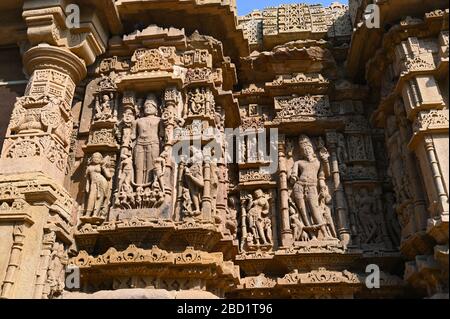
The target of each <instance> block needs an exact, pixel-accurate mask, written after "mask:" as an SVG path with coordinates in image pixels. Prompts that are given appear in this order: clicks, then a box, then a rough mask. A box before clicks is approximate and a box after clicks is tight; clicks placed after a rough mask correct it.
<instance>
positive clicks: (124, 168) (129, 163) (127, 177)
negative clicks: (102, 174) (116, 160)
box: [119, 148, 133, 192]
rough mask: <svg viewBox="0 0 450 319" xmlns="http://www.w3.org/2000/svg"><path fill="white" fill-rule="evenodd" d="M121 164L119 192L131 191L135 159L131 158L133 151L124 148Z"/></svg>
mask: <svg viewBox="0 0 450 319" xmlns="http://www.w3.org/2000/svg"><path fill="white" fill-rule="evenodd" d="M120 157H121V162H120V172H121V176H120V179H119V192H123V191H124V190H125V189H124V188H126V189H129V186H131V183H132V181H133V159H132V157H131V151H130V150H129V149H128V148H124V149H123V151H122V155H121V156H120Z"/></svg>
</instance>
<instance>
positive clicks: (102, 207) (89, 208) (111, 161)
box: [80, 152, 116, 225]
mask: <svg viewBox="0 0 450 319" xmlns="http://www.w3.org/2000/svg"><path fill="white" fill-rule="evenodd" d="M115 162H116V154H115V153H105V152H103V153H101V152H95V153H93V154H91V155H90V156H89V157H88V158H87V160H86V169H85V186H84V187H85V188H84V191H85V192H84V194H85V195H84V206H83V207H82V210H81V214H80V222H81V225H83V224H93V225H98V224H102V223H103V222H104V221H105V220H106V219H107V217H108V213H109V209H110V204H111V191H112V185H113V177H114V172H115V170H114V167H115Z"/></svg>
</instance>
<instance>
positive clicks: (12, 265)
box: [0, 223, 25, 298]
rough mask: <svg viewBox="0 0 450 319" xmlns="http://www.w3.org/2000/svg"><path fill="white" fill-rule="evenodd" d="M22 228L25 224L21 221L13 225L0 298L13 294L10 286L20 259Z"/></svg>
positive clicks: (22, 242)
mask: <svg viewBox="0 0 450 319" xmlns="http://www.w3.org/2000/svg"><path fill="white" fill-rule="evenodd" d="M24 228H25V225H23V224H21V223H16V224H15V225H14V230H13V237H14V242H13V245H12V247H11V253H10V255H9V263H8V268H7V269H6V275H5V279H4V280H3V285H2V287H1V288H2V289H1V294H0V298H10V297H13V296H14V295H13V291H12V288H13V286H14V283H15V281H16V277H17V270H18V268H19V267H20V262H21V259H22V250H23V244H24V240H25V235H24Z"/></svg>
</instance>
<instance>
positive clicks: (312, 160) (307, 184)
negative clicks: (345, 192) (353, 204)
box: [287, 135, 339, 245]
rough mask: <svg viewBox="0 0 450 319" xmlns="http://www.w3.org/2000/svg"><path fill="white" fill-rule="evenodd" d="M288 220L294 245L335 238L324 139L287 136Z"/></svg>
mask: <svg viewBox="0 0 450 319" xmlns="http://www.w3.org/2000/svg"><path fill="white" fill-rule="evenodd" d="M287 157H288V165H289V167H290V169H289V173H288V176H289V186H288V187H289V194H290V195H289V199H288V204H289V206H288V207H289V222H290V227H291V230H292V233H293V238H294V245H299V244H301V243H302V242H303V243H306V242H309V241H334V242H336V241H338V238H339V237H338V234H337V232H336V223H335V219H336V217H335V216H334V215H335V213H334V207H333V200H332V195H331V194H332V191H331V192H330V186H331V187H332V188H331V190H333V186H332V184H331V180H330V172H331V171H330V160H329V158H330V153H329V151H328V150H327V148H326V147H325V144H324V140H323V139H322V138H321V137H319V138H311V137H309V136H307V135H300V136H299V137H298V138H290V139H288V140H287Z"/></svg>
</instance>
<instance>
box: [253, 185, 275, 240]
mask: <svg viewBox="0 0 450 319" xmlns="http://www.w3.org/2000/svg"><path fill="white" fill-rule="evenodd" d="M269 208H270V206H269V200H268V199H267V197H266V195H265V194H264V192H263V191H262V190H261V189H257V190H256V191H255V192H254V194H253V196H252V195H249V196H248V202H247V209H248V216H247V218H248V224H249V226H250V230H251V232H252V234H253V238H254V239H255V241H256V243H257V244H262V245H268V244H272V222H271V220H270V217H269V214H270V210H269Z"/></svg>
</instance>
